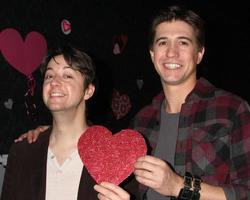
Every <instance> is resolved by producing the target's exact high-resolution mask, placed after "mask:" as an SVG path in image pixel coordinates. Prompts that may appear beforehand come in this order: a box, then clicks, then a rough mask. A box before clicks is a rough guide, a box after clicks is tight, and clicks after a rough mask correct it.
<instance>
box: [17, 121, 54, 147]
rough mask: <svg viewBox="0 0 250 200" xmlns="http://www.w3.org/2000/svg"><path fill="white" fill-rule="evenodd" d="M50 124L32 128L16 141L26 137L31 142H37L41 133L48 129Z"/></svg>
mask: <svg viewBox="0 0 250 200" xmlns="http://www.w3.org/2000/svg"><path fill="white" fill-rule="evenodd" d="M49 127H50V126H47V125H45V126H38V127H37V128H35V129H31V130H29V131H28V132H26V133H23V134H22V135H21V136H20V137H19V138H17V139H15V142H20V141H22V140H24V139H26V138H27V140H28V142H29V143H32V142H35V141H36V140H37V138H38V136H39V135H40V133H42V132H44V131H45V130H47V129H48V128H49Z"/></svg>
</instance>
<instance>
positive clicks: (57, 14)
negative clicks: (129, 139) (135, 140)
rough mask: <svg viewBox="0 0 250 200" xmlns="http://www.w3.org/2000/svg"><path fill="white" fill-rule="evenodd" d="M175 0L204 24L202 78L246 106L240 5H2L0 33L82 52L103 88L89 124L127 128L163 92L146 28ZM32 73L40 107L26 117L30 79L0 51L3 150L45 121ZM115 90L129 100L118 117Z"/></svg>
mask: <svg viewBox="0 0 250 200" xmlns="http://www.w3.org/2000/svg"><path fill="white" fill-rule="evenodd" d="M175 2H181V3H183V2H185V4H186V5H187V6H188V7H190V8H192V9H194V10H196V11H197V12H198V13H199V14H200V15H201V16H202V17H203V18H204V19H205V20H206V30H207V43H206V55H205V58H204V60H203V62H202V63H201V65H200V75H203V76H205V77H206V78H208V79H209V80H210V81H211V82H212V83H214V84H215V85H217V86H218V87H221V88H224V89H226V90H229V91H232V92H234V93H236V94H238V95H240V96H242V97H243V98H245V99H246V100H248V101H250V94H249V92H248V87H249V85H250V84H249V83H250V81H249V74H248V71H249V70H248V68H249V66H250V65H249V61H250V51H249V46H250V39H249V35H250V30H249V29H250V14H248V11H249V8H248V6H247V5H246V4H247V3H245V2H244V1H243V2H240V1H237V2H235V3H229V2H227V1H225V2H221V1H218V2H216V3H215V2H211V1H208V0H196V1H195V0H193V1H191V0H189V1H188V0H185V1H167V0H164V1H163V0H162V1H160V0H158V1H157V0H155V1H145V0H135V1H132V2H130V1H121V0H90V1H86V0H73V1H66V0H63V1H62V0H61V1H53V0H52V1H51V0H50V1H49V0H26V1H21V0H8V1H7V0H3V1H1V4H2V5H1V6H0V31H2V30H4V29H6V28H14V29H16V30H18V31H19V33H20V34H21V35H22V36H23V38H25V36H26V35H27V34H28V33H29V32H31V31H37V32H39V33H41V34H42V35H43V36H44V37H45V38H46V40H47V45H48V47H49V48H50V47H52V46H56V45H58V44H62V43H71V44H73V45H75V46H77V47H79V48H81V49H84V50H85V51H87V52H88V53H89V54H90V55H91V56H92V58H93V59H94V61H95V64H96V66H97V74H98V77H99V86H100V87H99V90H98V93H96V95H95V96H94V98H93V99H92V102H90V105H89V106H90V107H89V119H90V120H91V121H92V122H94V123H97V124H103V125H105V126H107V127H108V128H110V129H111V130H112V131H113V132H116V131H118V130H120V129H122V128H126V127H127V125H128V122H129V120H130V119H131V117H132V116H133V115H134V114H135V113H136V112H137V111H138V110H139V109H140V108H141V107H142V106H144V105H145V104H147V103H149V102H150V100H151V98H152V97H153V96H154V95H156V94H157V93H158V92H159V91H160V82H159V80H158V76H157V75H156V73H155V71H154V68H153V66H152V64H151V62H150V59H149V54H148V50H147V27H148V24H149V19H150V16H151V15H152V14H153V13H154V12H155V11H156V10H157V9H159V8H160V7H162V6H165V5H168V4H172V3H175ZM63 19H67V20H69V21H70V22H71V25H72V32H71V33H70V34H69V35H65V34H63V33H62V31H61V26H60V23H61V21H62V20H63ZM121 34H123V35H127V36H128V42H127V44H126V46H125V49H124V51H123V52H122V53H121V54H119V55H114V54H113V37H114V36H115V35H121ZM33 76H34V78H35V79H36V82H37V88H36V93H35V95H34V97H33V98H32V99H31V101H32V102H34V103H35V105H36V106H37V107H36V109H35V110H34V116H35V117H34V116H29V115H27V113H26V111H27V109H26V107H25V97H24V94H25V93H26V91H27V88H28V87H27V78H26V77H25V76H24V75H23V74H21V73H19V72H18V71H16V70H15V69H14V68H13V67H11V66H10V65H9V64H8V62H6V60H5V59H4V57H3V56H2V55H1V54H0V77H1V81H0V153H5V152H8V149H9V146H10V144H11V143H12V141H13V139H14V138H16V137H17V136H18V135H20V134H21V133H23V132H25V131H27V130H29V129H31V128H34V127H36V126H37V125H41V124H48V123H50V117H49V114H48V112H47V110H46V109H45V107H44V105H43V103H42V100H41V75H40V72H39V70H36V71H35V72H34V73H33ZM138 80H143V81H144V84H143V87H142V88H141V89H139V88H138V86H137V81H138ZM243 88H246V89H243ZM114 89H115V90H117V91H119V93H120V94H121V95H128V96H129V97H130V100H131V106H132V107H131V109H130V110H129V112H128V113H127V114H126V115H125V116H124V117H122V118H120V119H117V118H116V117H115V116H114V113H113V112H112V109H111V100H112V92H113V90H114ZM8 99H12V100H13V106H12V108H11V109H7V108H6V106H5V103H6V102H8Z"/></svg>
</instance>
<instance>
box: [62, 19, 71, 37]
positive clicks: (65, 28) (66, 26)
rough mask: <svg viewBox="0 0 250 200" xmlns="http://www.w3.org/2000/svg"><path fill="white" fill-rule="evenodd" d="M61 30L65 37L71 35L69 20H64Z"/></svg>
mask: <svg viewBox="0 0 250 200" xmlns="http://www.w3.org/2000/svg"><path fill="white" fill-rule="evenodd" d="M61 29H62V32H63V33H64V34H65V35H68V34H70V33H71V23H70V22H69V21H68V20H67V19H63V20H62V22H61Z"/></svg>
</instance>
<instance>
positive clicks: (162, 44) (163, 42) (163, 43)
mask: <svg viewBox="0 0 250 200" xmlns="http://www.w3.org/2000/svg"><path fill="white" fill-rule="evenodd" d="M166 44H167V42H166V41H161V42H159V46H164V45H166Z"/></svg>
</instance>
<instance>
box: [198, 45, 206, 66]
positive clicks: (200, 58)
mask: <svg viewBox="0 0 250 200" xmlns="http://www.w3.org/2000/svg"><path fill="white" fill-rule="evenodd" d="M204 53H205V47H202V48H201V49H200V50H199V52H198V58H197V64H200V62H201V60H202V58H203V55H204Z"/></svg>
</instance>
